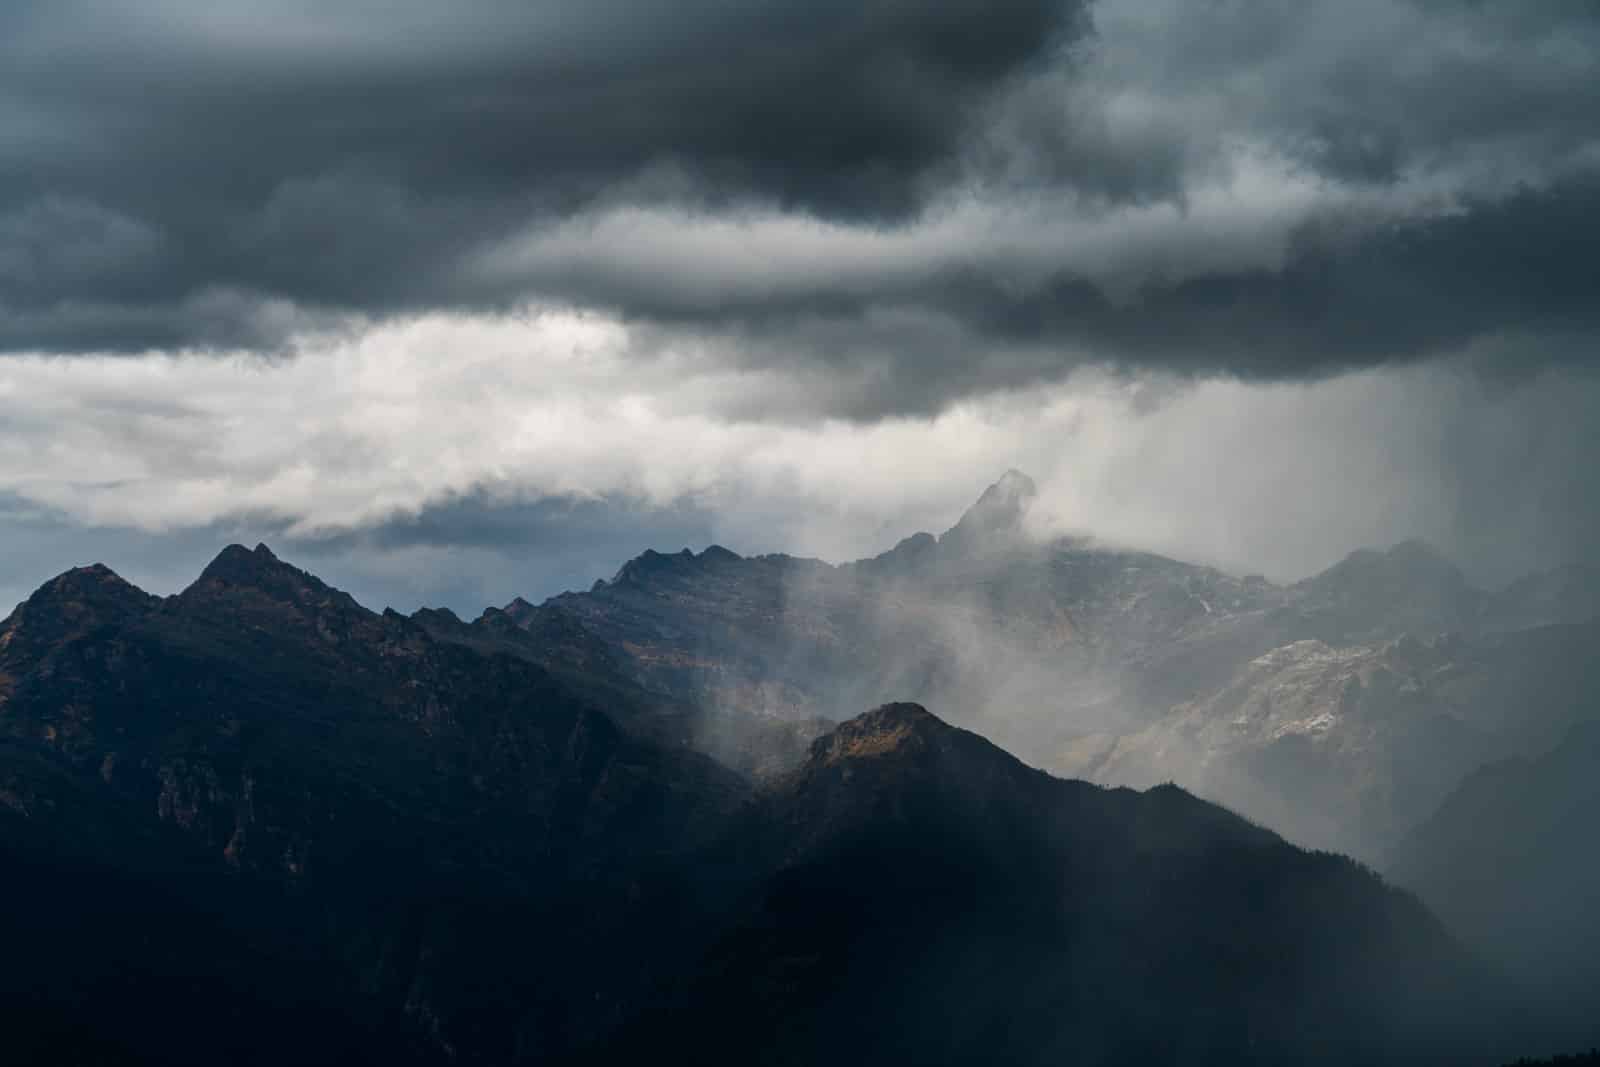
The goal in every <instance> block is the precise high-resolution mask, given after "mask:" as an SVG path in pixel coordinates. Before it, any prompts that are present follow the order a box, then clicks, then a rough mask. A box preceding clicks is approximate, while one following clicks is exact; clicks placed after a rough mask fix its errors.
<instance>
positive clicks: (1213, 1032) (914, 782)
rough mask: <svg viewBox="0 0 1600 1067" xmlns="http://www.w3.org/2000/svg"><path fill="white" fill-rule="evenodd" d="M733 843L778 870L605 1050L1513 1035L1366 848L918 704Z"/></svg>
mask: <svg viewBox="0 0 1600 1067" xmlns="http://www.w3.org/2000/svg"><path fill="white" fill-rule="evenodd" d="M721 856H722V858H723V862H724V863H725V864H726V866H727V868H728V869H731V870H734V871H741V870H745V871H748V870H749V869H750V867H751V865H752V864H754V869H755V871H757V872H759V875H758V877H756V878H754V879H753V880H752V879H750V878H749V876H748V875H746V879H745V881H746V883H747V884H748V885H749V888H748V889H745V890H744V891H743V892H735V893H730V896H731V897H733V898H735V899H738V900H740V901H741V903H739V904H738V905H737V906H736V907H735V908H733V909H731V910H732V912H733V914H734V915H735V916H736V918H735V920H734V921H733V922H732V924H731V925H730V926H729V927H728V928H726V929H725V930H724V931H723V932H722V933H721V934H720V936H719V937H718V938H717V939H716V941H715V942H714V944H713V947H712V948H711V950H710V952H709V953H708V954H707V955H706V956H705V957H704V958H703V959H702V961H701V962H700V964H699V966H698V967H697V968H696V969H695V970H694V972H693V976H692V978H691V979H690V980H689V981H688V982H686V983H685V984H684V985H683V986H681V987H680V988H679V989H678V990H677V991H676V992H675V994H674V995H673V996H671V997H669V998H668V999H667V1000H666V1002H665V1003H663V1004H661V1005H660V1006H658V1007H657V1009H656V1010H655V1011H653V1012H652V1013H649V1014H647V1015H646V1016H645V1017H644V1018H643V1019H641V1020H640V1021H639V1022H638V1023H636V1024H634V1026H633V1027H631V1028H630V1029H629V1030H628V1031H627V1032H626V1033H625V1034H624V1036H623V1037H622V1038H621V1039H620V1040H619V1043H618V1045H617V1046H615V1047H611V1048H608V1049H607V1050H606V1056H605V1057H604V1058H606V1059H608V1060H612V1061H616V1062H633V1061H634V1057H643V1056H646V1055H648V1052H649V1050H650V1049H652V1048H656V1049H659V1048H665V1047H693V1048H694V1049H695V1050H696V1051H695V1057H696V1060H697V1062H702V1063H730V1064H731V1063H825V1062H869V1063H870V1062H882V1063H918V1064H945V1063H948V1064H964V1063H978V1062H985V1063H1015V1064H1035V1063H1037V1064H1045V1063H1061V1062H1075V1063H1091V1064H1096V1063H1169V1062H1185V1063H1200V1064H1208V1063H1218V1064H1220V1063H1230V1064H1234V1063H1279V1062H1299V1063H1320V1062H1329V1063H1332V1062H1339V1063H1345V1062H1360V1063H1377V1062H1390V1061H1398V1060H1399V1059H1405V1058H1409V1057H1411V1056H1420V1057H1421V1058H1423V1059H1424V1060H1425V1061H1431V1060H1432V1059H1433V1058H1436V1057H1440V1056H1444V1055H1449V1054H1456V1055H1460V1056H1462V1057H1463V1058H1464V1059H1468V1060H1470V1059H1480V1058H1482V1057H1483V1055H1484V1053H1485V1052H1486V1051H1487V1049H1486V1048H1476V1049H1474V1048H1471V1047H1470V1045H1469V1042H1470V1041H1472V1040H1484V1041H1489V1042H1490V1043H1491V1044H1493V1043H1496V1042H1499V1041H1501V1040H1503V1039H1504V1037H1505V1032H1504V1030H1503V1029H1501V1028H1503V1027H1505V1026H1506V1024H1507V1021H1508V1020H1507V1016H1505V1015H1504V1011H1505V1008H1506V1007H1507V1002H1506V1001H1505V1000H1504V999H1503V998H1502V996H1501V994H1499V993H1498V992H1496V991H1495V986H1494V984H1493V983H1490V982H1486V981H1484V980H1483V976H1482V974H1481V972H1480V971H1479V970H1478V969H1477V967H1476V965H1475V964H1474V962H1473V961H1472V960H1470V959H1469V958H1468V957H1466V956H1465V955H1464V954H1462V953H1461V952H1460V951H1459V950H1458V949H1457V948H1456V946H1455V945H1454V944H1453V943H1452V942H1451V941H1450V939H1449V937H1448V936H1447V935H1446V934H1445V933H1444V932H1443V930H1442V929H1441V928H1440V927H1438V926H1437V925H1436V924H1435V922H1434V921H1433V920H1432V919H1431V917H1429V916H1428V915H1427V914H1426V912H1425V911H1424V910H1423V909H1422V908H1421V906H1420V905H1418V904H1417V903H1416V901H1415V900H1413V899H1411V898H1409V897H1407V896H1405V895H1403V894H1400V893H1397V892H1395V891H1393V890H1391V889H1388V888H1386V887H1384V886H1383V885H1382V884H1381V883H1380V882H1379V881H1378V880H1377V879H1376V878H1375V877H1374V876H1373V875H1371V874H1370V873H1368V872H1366V871H1365V870H1363V869H1361V868H1359V867H1357V866H1356V865H1354V864H1352V863H1351V862H1349V861H1348V860H1344V859H1342V858H1339V857H1335V856H1331V855H1319V854H1311V853H1306V852H1302V851H1300V850H1299V849H1296V848H1294V847H1292V846H1290V845H1287V844H1285V843H1284V842H1283V841H1282V840H1281V839H1279V838H1278V837H1277V836H1276V835H1274V834H1271V833H1269V832H1267V831H1264V830H1261V829H1259V828H1257V827H1254V826H1252V825H1250V824H1248V823H1246V822H1244V821H1243V820H1241V819H1239V818H1237V817H1236V816H1233V815H1231V814H1229V813H1228V812H1225V811H1223V810H1222V809H1220V808H1216V807H1213V806H1212V805H1209V804H1206V803H1204V802H1202V801H1199V800H1196V799H1195V798H1193V797H1191V796H1189V795H1188V794H1185V793H1184V792H1183V791H1181V790H1179V789H1177V788H1174V787H1171V786H1166V787H1161V788H1157V789H1153V790H1150V791H1149V792H1146V793H1135V792H1132V791H1130V790H1108V789H1103V788H1099V787H1096V786H1092V785H1088V784H1086V783H1083V782H1072V781H1063V780H1060V779H1056V778H1052V777H1050V776H1049V775H1046V774H1044V773H1042V772H1039V771H1036V770H1033V769H1031V768H1028V767H1026V766H1024V765H1023V764H1021V763H1020V762H1018V761H1017V760H1015V759H1014V758H1012V757H1010V756H1009V755H1007V754H1005V753H1004V752H1002V751H1000V750H999V749H997V748H995V747H994V746H993V745H991V744H989V743H988V742H986V741H984V740H983V739H982V738H979V737H977V736H976V735H974V734H971V733H968V732H966V731H963V730H959V729H956V728H953V727H951V726H948V725H946V724H944V723H943V722H941V721H939V720H938V719H937V718H935V717H934V716H932V715H930V714H929V713H928V712H927V711H926V710H924V709H923V708H921V707H920V706H917V705H912V704H895V705H888V706H885V707H881V708H878V709H877V710H875V711H873V712H871V713H869V714H867V715H864V716H861V717H859V718H857V719H854V720H851V721H849V722H847V723H845V724H843V725H841V726H840V727H839V728H838V729H837V730H836V731H834V732H833V733H831V734H829V735H828V736H826V737H823V738H821V739H819V740H818V741H817V742H816V743H815V744H814V745H813V747H812V751H811V755H810V757H809V758H808V760H807V761H806V763H805V764H804V765H803V766H802V767H801V768H800V769H799V770H798V771H797V772H796V773H795V774H794V775H793V776H791V777H790V778H788V779H786V780H785V781H784V782H783V783H782V784H781V786H780V787H778V788H776V789H773V790H771V791H769V792H767V793H764V794H762V795H761V796H759V797H758V798H757V800H756V801H755V802H754V803H753V805H752V806H751V808H750V809H748V810H747V811H746V812H745V813H744V814H743V815H742V817H741V819H740V820H739V821H738V822H737V823H736V829H735V831H734V832H733V834H732V835H731V838H730V840H729V841H728V842H726V843H725V844H724V846H723V850H722V852H721ZM735 857H736V858H735ZM713 869H714V870H716V869H718V868H717V867H716V866H715V865H714V864H713ZM734 877H737V875H735V876H734ZM1479 1012H1481V1013H1485V1014H1474V1013H1479ZM1463 1013H1466V1014H1463ZM1445 1035H1448V1036H1445ZM1469 1035H1472V1036H1471V1037H1470V1038H1469ZM1456 1042H1460V1043H1459V1044H1457V1043H1456ZM1402 1050H1404V1051H1402ZM1491 1058H1492V1054H1491Z"/></svg>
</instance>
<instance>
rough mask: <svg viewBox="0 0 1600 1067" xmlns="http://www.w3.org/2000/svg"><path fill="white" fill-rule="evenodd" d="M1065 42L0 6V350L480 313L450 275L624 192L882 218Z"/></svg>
mask: <svg viewBox="0 0 1600 1067" xmlns="http://www.w3.org/2000/svg"><path fill="white" fill-rule="evenodd" d="M1079 21H1080V20H1079V19H1078V17H1077V14H1076V11H1075V5H1074V2H1073V0H1001V2H998V3H995V2H984V3H978V2H976V0H941V2H937V3H931V4H908V3H902V2H898V0H877V2H871V3H865V4H863V3H856V2H845V0H824V2H821V3H816V2H808V3H803V4H802V3H793V2H788V0H761V2H757V3H749V4H728V3H724V2H722V0H691V2H687V3H680V4H673V5H670V6H662V5H658V4H647V3H640V2H622V0H604V2H598V3H596V2H590V0H585V2H584V3H558V4H520V3H519V4H512V3H502V2H495V0H488V2H482V0H480V2H474V3H464V4H452V5H437V4H431V3H401V4H383V5H356V6H354V7H340V8H339V9H338V10H337V11H335V10H332V9H326V8H324V7H322V6H319V5H306V4H300V3H295V2H290V0H282V2H279V3H273V4H239V3H228V2H225V3H221V4H200V3H184V2H161V3H156V4H150V5H120V4H109V3H83V2H77V3H74V2H68V3H58V2H53V0H52V2H49V3H30V2H23V3H18V4H11V5H7V8H6V11H5V13H4V14H0V71H3V72H4V73H0V115H4V116H11V117H13V118H14V119H15V125H11V124H8V128H10V129H13V130H14V131H15V132H14V133H12V134H10V135H8V136H6V137H4V138H0V283H3V286H4V288H3V289H0V305H3V306H4V308H5V310H6V312H7V321H8V322H9V323H10V325H9V327H7V328H6V329H5V331H4V333H3V334H0V344H3V345H5V346H7V347H12V348H16V347H26V346H29V345H39V346H43V347H50V348H62V349H72V348H83V347H111V348H129V349H137V348H142V347H148V346H163V345H179V344H185V343H219V344H235V343H240V342H244V343H249V342H250V341H252V340H262V339H263V338H261V337H259V336H257V334H258V330H257V328H256V327H255V326H253V325H252V324H251V323H249V322H243V323H241V322H239V321H238V319H237V317H235V316H229V315H221V316H219V319H220V321H209V320H208V319H207V317H206V314H205V311H206V308H207V307H214V306H215V305H216V302H217V299H218V298H217V296H216V295H215V294H218V293H221V294H230V293H232V294H242V295H243V296H244V297H247V298H253V299H269V298H280V299H287V300H292V301H294V302H296V303H299V304H303V305H306V306H308V307H310V308H329V309H343V308H353V309H356V310H383V309H389V308H395V307H428V306H440V305H453V304H463V303H464V304H471V303H473V302H475V301H479V302H481V300H482V297H483V294H481V293H476V292H473V291H463V290H461V289H459V288H457V287H453V286H452V284H451V282H450V278H449V268H450V265H451V263H452V260H453V259H454V258H455V257H456V256H458V255H459V254H461V253H463V252H464V251H466V250H468V249H470V248H472V247H473V246H474V245H475V244H476V243H478V242H480V241H482V240H484V239H486V238H488V237H490V236H493V235H497V234H499V233H501V232H503V231H504V229H505V228H506V227H507V226H508V225H512V224H514V223H519V222H524V221H526V220H528V219H530V218H539V217H560V216H563V215H565V214H568V213H570V212H572V211H574V210H577V209H579V208H581V207H582V206H583V205H584V204H586V203H588V202H590V201H592V200H593V199H594V198H595V197H597V196H599V195H601V194H602V193H604V192H605V191H606V190H607V189H609V188H611V187H613V186H614V185H616V184H617V183H619V182H623V181H632V183H633V184H632V189H633V191H634V193H635V194H638V193H639V192H640V190H643V189H646V188H656V189H658V190H659V189H661V188H665V187H669V186H670V187H671V188H673V189H675V190H676V191H677V194H683V193H684V192H685V191H687V192H688V193H690V194H692V196H693V197H694V198H696V199H698V200H701V201H704V202H713V203H714V202H725V201H730V200H731V201H738V200H744V199H748V198H755V199H759V200H762V201H763V202H770V203H774V204H777V205H780V206H785V207H792V208H794V209H796V210H800V211H807V212H818V213H823V214H827V215H830V216H838V217H850V218H863V219H881V218H885V217H903V216H905V215H906V214H907V213H908V212H910V211H911V210H912V209H913V208H914V207H915V205H916V203H917V202H918V199H919V196H920V189H921V187H922V184H923V183H924V181H925V180H927V178H928V176H929V174H930V173H931V172H932V171H934V170H936V169H937V168H938V167H940V166H941V165H942V164H944V163H945V162H947V161H948V160H949V159H950V158H951V157H952V156H953V155H954V153H955V152H956V151H957V149H958V148H959V146H960V144H961V143H962V142H963V139H964V137H963V135H964V132H965V131H966V130H967V129H968V127H969V125H970V123H971V121H972V120H973V118H974V117H975V115H976V113H977V110H978V108H979V105H980V104H982V103H983V102H984V101H985V100H986V99H987V98H988V97H989V96H990V95H992V94H993V93H994V92H995V91H996V90H997V89H999V88H1000V87H1001V86H1002V85H1004V84H1005V83H1006V81H1007V80H1008V79H1009V78H1011V77H1012V76H1013V75H1015V74H1016V73H1018V72H1019V71H1021V70H1023V69H1025V68H1026V67H1028V65H1029V64H1031V63H1034V62H1037V61H1039V60H1040V59H1041V58H1042V57H1044V56H1046V55H1048V54H1049V53H1050V52H1051V51H1052V49H1054V48H1055V47H1056V46H1057V45H1058V43H1059V42H1060V41H1062V40H1064V39H1067V38H1069V37H1071V36H1072V35H1073V34H1075V33H1076V32H1077V26H1078V23H1079ZM652 168H655V169H657V170H661V171H664V172H673V173H676V174H678V175H679V176H680V177H679V178H677V179H672V180H667V181H666V182H665V185H663V184H662V181H661V180H660V179H651V178H650V176H649V173H648V172H650V171H651V170H652ZM118 325H120V328H121V330H122V333H121V335H120V336H119V335H118V333H117V329H118Z"/></svg>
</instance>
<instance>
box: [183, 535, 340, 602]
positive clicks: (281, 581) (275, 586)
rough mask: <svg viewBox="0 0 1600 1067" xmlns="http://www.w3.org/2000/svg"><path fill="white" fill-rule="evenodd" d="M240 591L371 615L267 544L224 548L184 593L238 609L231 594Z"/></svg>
mask: <svg viewBox="0 0 1600 1067" xmlns="http://www.w3.org/2000/svg"><path fill="white" fill-rule="evenodd" d="M239 590H244V591H249V592H250V593H252V594H254V595H255V596H258V597H260V598H262V599H264V600H265V601H271V602H276V603H279V604H288V605H300V606H303V607H315V608H316V610H323V609H327V608H334V609H337V610H341V611H350V612H355V613H358V614H368V612H367V611H366V609H365V608H363V607H361V605H359V604H357V603H356V601H355V598H353V597H352V596H350V594H348V593H346V592H343V591H342V590H339V589H335V588H333V587H332V586H330V585H328V584H327V583H325V582H323V581H322V579H320V578H318V577H317V576H316V575H314V574H311V573H309V572H307V571H303V570H301V569H300V568H299V567H296V566H295V565H294V564H292V563H285V562H284V561H283V560H281V559H279V558H278V557H277V556H276V555H274V554H273V552H272V549H270V548H268V547H267V546H266V545H264V544H258V545H256V547H255V548H253V549H249V548H245V547H244V546H243V545H229V546H228V547H226V548H224V549H223V550H222V551H221V552H219V553H217V558H216V559H214V560H212V561H211V563H210V564H209V565H208V566H207V567H206V569H205V570H203V571H201V572H200V577H199V578H197V579H196V580H195V582H194V584H193V585H191V586H189V588H188V589H185V590H184V591H183V593H182V594H181V596H182V597H183V598H184V599H185V600H186V601H188V602H190V603H193V602H195V601H196V600H197V599H199V600H207V599H214V598H218V597H221V598H222V599H225V600H226V601H227V602H228V603H229V604H232V605H233V607H232V608H230V610H237V606H238V605H237V601H236V598H234V597H233V596H232V595H231V594H232V593H233V592H234V591H239Z"/></svg>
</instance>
